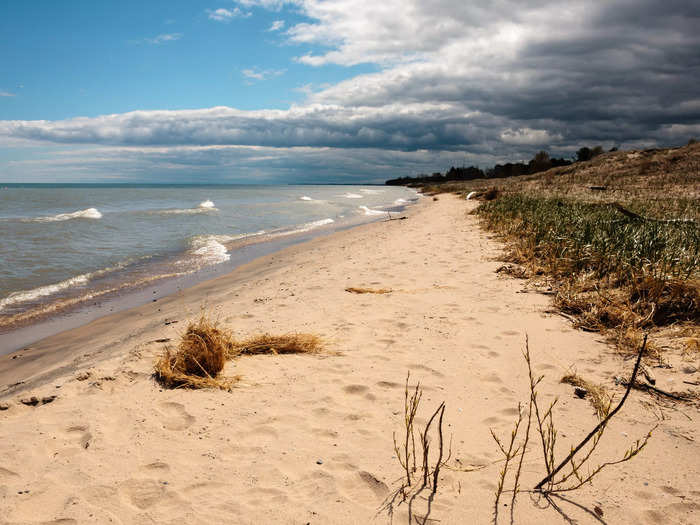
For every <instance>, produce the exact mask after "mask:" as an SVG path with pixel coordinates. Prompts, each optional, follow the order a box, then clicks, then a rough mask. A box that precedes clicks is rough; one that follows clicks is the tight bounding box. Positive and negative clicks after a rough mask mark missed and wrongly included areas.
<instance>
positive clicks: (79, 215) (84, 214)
mask: <svg viewBox="0 0 700 525" xmlns="http://www.w3.org/2000/svg"><path fill="white" fill-rule="evenodd" d="M101 218H102V214H101V213H100V211H99V210H98V209H97V208H87V209H85V210H78V211H74V212H72V213H59V214H58V215H51V216H49V217H35V218H33V219H22V221H23V222H60V221H69V220H71V219H101Z"/></svg>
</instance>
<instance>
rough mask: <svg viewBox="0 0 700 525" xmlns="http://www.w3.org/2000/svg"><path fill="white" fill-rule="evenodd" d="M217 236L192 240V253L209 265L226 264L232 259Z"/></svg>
mask: <svg viewBox="0 0 700 525" xmlns="http://www.w3.org/2000/svg"><path fill="white" fill-rule="evenodd" d="M219 240H222V239H220V238H219V239H217V236H216V235H200V236H197V237H195V238H194V239H192V242H191V246H192V248H191V250H190V252H191V253H192V254H193V255H196V256H197V257H199V258H200V259H201V260H203V261H204V262H206V263H208V264H218V263H222V262H226V261H228V260H229V259H230V258H231V255H230V254H229V253H228V250H227V249H226V246H224V245H223V244H221V243H220V242H219Z"/></svg>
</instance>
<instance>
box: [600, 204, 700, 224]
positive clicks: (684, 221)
mask: <svg viewBox="0 0 700 525" xmlns="http://www.w3.org/2000/svg"><path fill="white" fill-rule="evenodd" d="M609 205H610V206H612V207H613V208H615V209H616V210H617V211H619V212H620V213H621V214H622V215H624V216H625V217H629V218H630V219H635V220H638V221H646V222H661V223H664V224H696V222H695V221H694V220H693V219H656V218H654V217H644V216H643V215H639V214H638V213H634V212H633V211H630V210H628V209H627V208H625V207H624V206H622V204H620V203H619V202H611V203H610V204H609Z"/></svg>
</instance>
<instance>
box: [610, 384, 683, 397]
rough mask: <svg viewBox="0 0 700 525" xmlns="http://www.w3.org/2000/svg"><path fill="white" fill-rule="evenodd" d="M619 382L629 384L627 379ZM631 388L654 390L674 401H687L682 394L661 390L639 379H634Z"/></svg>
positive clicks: (627, 385)
mask: <svg viewBox="0 0 700 525" xmlns="http://www.w3.org/2000/svg"><path fill="white" fill-rule="evenodd" d="M620 383H621V384H622V385H623V386H626V387H629V385H630V384H631V383H630V382H629V381H624V380H623V381H621V382H620ZM684 383H685V381H684ZM632 388H634V389H635V390H645V391H647V392H654V393H655V394H659V395H662V396H666V397H670V398H671V399H675V400H676V401H688V398H687V397H685V396H683V395H680V394H674V393H672V392H666V391H665V390H661V389H660V388H656V387H655V386H652V385H648V384H646V383H640V382H639V381H635V382H634V384H632Z"/></svg>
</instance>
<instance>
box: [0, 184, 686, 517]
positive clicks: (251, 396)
mask: <svg viewBox="0 0 700 525" xmlns="http://www.w3.org/2000/svg"><path fill="white" fill-rule="evenodd" d="M475 205H476V203H472V202H467V201H463V200H458V199H457V198H456V197H454V196H451V195H440V196H439V198H438V200H437V201H433V200H432V199H423V200H422V201H421V202H420V203H419V204H417V205H415V206H414V207H412V208H411V209H410V213H409V218H408V219H407V220H404V221H390V222H374V223H370V224H367V225H363V226H360V227H357V228H351V229H348V230H345V231H343V232H338V233H335V234H332V235H329V236H325V237H320V238H316V239H313V240H311V241H309V242H307V243H303V244H298V245H295V246H292V247H289V248H286V249H284V250H282V251H280V252H276V253H274V254H271V255H266V256H264V257H262V258H260V259H256V260H255V261H253V262H251V263H248V264H245V265H243V266H241V267H240V268H238V269H236V270H235V271H234V272H232V273H231V274H228V275H227V276H224V277H220V278H217V279H213V280H210V281H206V282H203V283H200V284H198V285H196V286H194V287H192V288H188V289H187V290H186V291H184V292H182V293H178V294H175V295H172V296H169V297H168V298H164V299H161V300H159V301H158V302H157V303H149V304H145V305H143V306H140V307H137V308H133V309H130V310H127V311H124V312H120V313H118V314H114V315H111V316H108V317H105V318H102V319H99V320H97V321H93V322H91V323H89V324H88V325H85V326H83V327H80V328H78V329H74V330H70V331H67V332H63V333H61V334H59V335H57V336H53V337H51V338H49V339H46V340H44V341H43V342H42V343H41V345H37V349H36V351H35V353H32V351H30V352H27V353H26V354H23V355H22V357H21V358H20V357H18V358H17V359H14V360H12V359H11V356H2V357H0V375H1V374H2V373H4V372H6V371H7V369H8V368H7V367H8V366H10V367H13V366H14V367H15V368H13V370H15V371H16V372H17V371H19V370H23V371H24V373H23V376H22V377H24V378H26V383H24V384H23V385H18V386H17V387H15V388H14V389H13V390H11V391H7V390H5V391H4V392H2V393H0V400H2V403H4V406H5V407H6V409H5V410H3V411H0V458H2V460H3V462H2V470H0V515H1V516H3V518H4V519H5V520H7V523H34V522H50V521H61V520H62V521H64V522H74V523H105V522H109V521H110V520H112V521H113V522H116V523H138V522H156V523H167V522H176V521H177V522H186V523H230V522H235V523H290V524H291V523H331V524H335V523H338V524H341V523H342V524H351V523H367V522H369V521H371V520H373V519H375V520H377V522H379V523H383V522H385V519H386V521H387V522H388V517H387V516H386V514H384V513H383V512H381V511H380V508H381V506H382V503H383V502H385V501H386V498H387V497H388V496H390V494H391V493H392V491H393V490H395V489H396V484H397V480H399V479H400V478H401V476H402V468H401V466H400V465H399V463H398V462H397V460H396V457H395V455H396V454H395V451H394V442H393V437H392V436H393V434H394V433H396V434H397V435H398V436H400V433H401V429H402V424H403V413H402V410H403V405H404V384H405V383H404V382H405V381H406V376H407V373H408V372H410V384H411V385H414V384H415V382H416V381H420V383H421V385H422V387H423V398H422V402H421V408H420V411H419V414H418V420H417V421H418V424H419V425H420V426H421V427H422V425H424V424H425V422H426V420H427V418H428V417H429V416H430V412H432V411H433V410H434V409H435V408H436V407H437V406H438V404H439V403H441V402H442V401H444V402H445V403H446V407H447V409H446V412H445V426H444V428H445V437H446V438H449V439H450V442H451V443H452V445H451V450H452V456H451V459H450V466H451V468H450V469H443V470H441V473H440V480H439V483H440V484H439V489H438V491H437V494H436V497H435V499H434V501H433V502H432V514H431V519H436V520H440V522H441V523H447V524H458V523H464V522H473V523H490V522H491V520H492V515H493V498H494V491H495V489H496V485H497V481H498V471H499V468H500V466H501V462H500V460H501V458H502V455H501V454H500V452H499V450H498V447H497V446H496V444H495V443H494V441H493V439H492V437H491V435H490V432H489V430H490V429H492V430H493V431H494V432H495V433H496V435H498V436H501V437H504V436H508V435H509V434H510V432H511V430H512V428H513V424H514V421H515V420H517V417H518V404H519V403H526V402H527V399H528V396H529V389H528V385H527V366H526V364H525V362H524V360H523V359H522V355H521V352H522V350H523V347H524V342H525V336H526V335H527V336H528V337H529V347H530V352H531V355H532V362H533V367H534V372H535V374H536V375H538V376H539V375H540V374H543V375H544V376H545V378H544V380H543V381H542V383H541V384H540V386H539V395H540V396H541V397H542V399H543V402H546V403H549V402H550V401H552V400H553V399H554V398H555V397H558V398H559V403H558V404H557V407H556V410H555V412H556V414H555V417H556V424H557V430H558V432H559V434H558V435H559V438H558V441H557V443H558V445H557V456H558V457H559V458H562V457H565V455H566V453H567V452H568V451H569V450H570V448H569V447H570V446H571V444H572V443H575V442H577V441H578V440H579V439H580V438H581V437H582V436H584V435H586V433H587V432H588V431H590V429H591V428H592V426H593V425H595V423H596V421H597V417H596V415H595V413H594V410H593V408H592V407H591V405H590V404H589V402H588V400H586V399H579V398H578V397H576V396H575V395H574V393H573V388H572V387H571V386H570V385H568V384H563V383H561V382H560V379H561V377H562V376H563V375H564V374H566V373H568V372H570V371H571V370H576V371H577V372H578V373H580V374H581V375H582V376H583V377H585V378H586V379H587V380H589V381H591V382H593V383H595V384H602V385H605V387H606V388H607V389H609V391H610V392H611V393H613V394H615V395H616V397H617V396H619V394H620V392H621V391H622V387H620V386H616V385H615V383H614V382H613V380H612V378H613V377H614V376H615V375H624V374H627V373H629V363H628V362H626V361H624V360H622V359H621V358H620V356H618V355H616V354H615V353H614V352H613V351H612V349H611V348H610V347H609V346H608V345H606V344H605V343H603V342H602V341H600V340H599V337H598V336H597V335H596V334H592V333H587V332H582V331H578V330H574V329H573V328H572V327H571V325H570V323H569V321H567V320H565V319H564V318H562V317H561V316H559V315H555V314H552V313H551V310H550V309H551V302H550V298H549V297H547V296H544V295H540V294H534V293H523V281H519V280H516V279H510V278H504V277H502V276H499V274H497V273H496V269H497V268H498V267H499V266H500V264H501V263H500V262H499V261H498V257H499V255H500V254H501V251H502V246H501V245H500V244H499V243H497V242H496V241H494V240H493V237H492V236H491V235H489V234H487V233H485V232H484V231H482V230H481V229H480V228H479V226H478V221H477V219H476V218H475V217H474V216H473V215H468V214H467V213H468V212H469V211H470V210H471V209H473V207H474V206H475ZM348 286H355V287H370V288H387V289H391V290H392V291H391V293H387V294H365V295H356V294H351V293H348V292H346V291H345V288H346V287H348ZM204 300H206V302H207V306H208V311H209V313H210V314H211V317H213V318H215V319H219V320H220V322H221V323H222V324H223V325H224V326H225V327H226V328H229V329H231V330H233V331H234V333H235V335H236V336H242V337H245V336H250V335H253V334H260V333H271V334H283V333H290V332H299V333H312V334H317V335H319V336H320V337H321V338H322V339H323V340H324V341H326V345H327V351H326V352H324V353H322V354H320V355H261V356H248V357H241V358H239V359H236V360H233V361H229V362H227V364H226V367H225V368H224V371H223V375H224V376H228V377H233V376H237V375H240V376H241V380H240V382H239V383H237V384H236V386H235V387H234V388H233V389H232V391H231V392H226V391H222V390H184V389H175V390H168V389H164V388H161V387H160V386H159V385H158V384H156V383H155V382H154V381H153V379H152V377H151V374H152V372H153V363H154V360H155V359H156V358H157V357H158V356H159V355H160V354H161V353H162V352H163V349H164V348H165V347H166V345H167V344H168V343H170V344H177V337H178V336H179V334H181V333H182V332H183V331H184V328H185V327H184V324H185V323H186V322H187V321H188V320H189V319H192V318H193V317H195V316H196V315H197V314H198V312H199V308H200V306H201V305H202V303H203V302H204ZM158 308H160V309H161V311H160V312H159V311H158ZM166 318H167V319H169V320H178V321H179V322H178V323H175V324H169V325H165V323H164V321H165V319H166ZM162 339H170V341H166V342H159V341H158V340H162ZM57 350H64V351H65V353H62V354H60V355H62V356H63V358H62V360H58V361H54V362H52V363H49V360H50V357H51V356H57V355H59V354H58V353H57V352H55V351H57ZM52 351H54V352H53V353H52ZM42 360H43V361H42ZM10 361H14V363H10ZM42 363H43V364H42ZM39 365H41V366H42V367H43V370H44V373H43V374H36V373H34V375H33V376H32V373H31V372H32V370H31V369H32V367H35V368H37V367H39ZM47 365H48V366H47ZM18 367H19V368H18ZM0 384H3V385H4V384H5V380H4V379H3V380H2V381H0ZM661 387H663V385H661ZM30 396H35V397H37V399H39V400H42V399H49V398H51V396H57V397H55V398H54V399H51V401H50V402H48V403H47V404H43V405H42V404H41V403H39V404H38V405H37V406H26V405H25V404H23V403H22V402H21V400H22V399H26V398H28V397H30ZM652 400H653V398H650V397H649V396H648V395H646V394H643V393H640V392H636V391H633V393H632V394H630V399H629V400H628V401H627V403H626V404H625V406H624V408H623V410H621V412H620V413H619V414H618V415H617V416H615V418H614V420H613V421H611V423H610V425H609V428H608V430H607V432H606V435H605V437H604V438H603V440H602V441H601V443H600V446H599V448H598V450H597V452H598V453H599V455H600V460H598V458H597V457H596V461H605V460H613V459H618V458H619V457H621V456H622V454H623V453H624V451H625V450H627V448H628V447H629V445H630V442H631V443H634V440H635V439H637V438H640V437H643V436H644V435H646V433H647V432H648V431H649V429H650V428H652V427H654V425H656V424H658V425H659V426H658V428H657V429H656V430H655V431H654V434H653V436H652V438H651V439H650V440H649V443H648V445H647V447H646V448H645V449H644V450H643V451H642V452H641V453H640V454H639V456H638V457H636V458H634V459H633V460H632V461H630V462H628V463H624V464H623V465H616V466H612V467H610V468H609V469H606V470H605V471H603V472H602V473H601V474H600V475H599V476H598V477H597V478H596V481H595V483H594V484H592V485H586V486H584V487H582V488H581V489H580V490H577V491H575V492H572V493H569V494H568V495H567V498H568V501H567V500H562V501H558V504H559V505H560V506H561V508H562V509H563V510H564V511H565V512H566V514H567V515H568V516H570V517H571V518H572V519H575V520H578V521H579V522H580V523H582V524H583V523H599V522H600V519H598V518H595V517H592V516H596V514H597V511H596V512H595V513H594V512H593V511H594V509H595V508H599V509H600V511H601V512H603V513H604V518H602V519H604V521H605V522H608V523H635V524H636V523H645V524H652V523H662V522H665V523H668V522H673V523H693V522H695V521H697V516H698V513H699V512H700V503H699V502H698V500H699V499H700V492H698V491H697V488H696V487H695V484H696V480H695V478H696V473H697V472H698V470H700V459H699V456H698V454H697V442H696V439H698V438H700V435H699V432H698V431H699V430H700V429H699V428H698V423H697V421H698V418H697V417H696V415H695V414H692V410H693V409H692V408H691V407H688V408H683V410H682V411H680V410H674V409H673V407H672V406H666V405H665V404H664V403H662V402H658V403H652ZM686 411H687V412H688V413H689V414H692V416H693V417H692V418H689V417H688V416H687V415H686V414H683V413H681V412H686ZM659 414H661V415H659ZM538 446H539V445H537V444H536V445H533V452H532V458H530V459H529V460H528V461H527V462H526V463H525V464H524V468H523V475H522V479H521V484H522V486H523V487H525V488H530V487H533V486H534V484H535V483H537V481H539V480H540V479H541V477H542V476H541V470H542V469H543V466H542V465H541V464H540V462H539V460H538V458H537V455H536V447H538ZM506 500H507V502H508V504H509V505H510V498H509V497H508V498H506ZM571 502H573V503H571ZM416 505H417V507H416V508H414V510H415V511H416V512H419V513H420V514H421V515H423V513H424V512H425V511H426V509H425V502H424V500H422V499H420V500H419V501H417V503H416ZM395 510H396V513H395V515H394V521H395V522H396V523H405V522H406V520H407V518H408V515H407V508H406V505H405V504H403V505H401V506H399V507H398V508H396V509H395ZM508 510H509V508H504V510H503V513H504V515H506V514H507V512H508ZM693 516H695V518H693ZM71 520H72V521H71ZM504 521H507V518H506V519H505V520H504ZM516 522H517V523H559V522H562V523H563V522H564V521H563V519H562V518H561V516H560V515H559V514H557V512H556V511H555V510H554V509H553V508H552V507H551V506H550V507H548V508H543V506H541V505H538V503H537V502H536V501H532V500H531V499H530V498H528V497H527V496H525V495H523V496H521V498H520V499H519V500H518V507H517V510H516Z"/></svg>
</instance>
